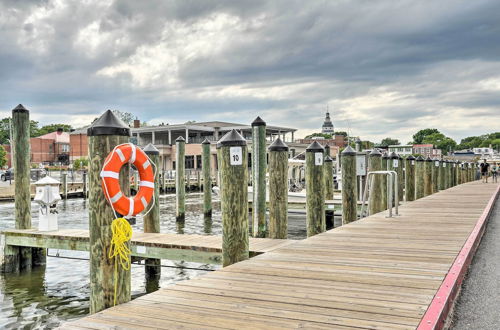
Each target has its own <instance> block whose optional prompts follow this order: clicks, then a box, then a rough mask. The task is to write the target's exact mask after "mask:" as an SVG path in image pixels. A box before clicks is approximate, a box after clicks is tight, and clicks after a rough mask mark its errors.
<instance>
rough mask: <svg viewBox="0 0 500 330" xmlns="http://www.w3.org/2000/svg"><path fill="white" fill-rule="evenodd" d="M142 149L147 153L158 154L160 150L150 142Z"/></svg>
mask: <svg viewBox="0 0 500 330" xmlns="http://www.w3.org/2000/svg"><path fill="white" fill-rule="evenodd" d="M142 151H144V152H145V153H146V154H147V155H159V154H160V151H159V150H158V149H156V147H155V146H154V145H153V144H152V143H150V144H148V145H147V146H145V147H144V149H142Z"/></svg>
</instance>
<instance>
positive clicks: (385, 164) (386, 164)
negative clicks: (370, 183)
mask: <svg viewBox="0 0 500 330" xmlns="http://www.w3.org/2000/svg"><path fill="white" fill-rule="evenodd" d="M391 162H392V160H391V155H390V154H389V153H388V152H386V153H384V154H383V155H382V167H381V170H382V171H387V170H389V169H391V167H390V164H391ZM377 176H379V178H380V181H381V183H382V185H381V186H380V192H379V193H380V197H378V198H380V200H381V202H380V203H381V204H380V206H381V207H382V211H383V210H387V186H388V184H389V180H388V179H387V176H386V175H377ZM377 191H378V190H377ZM392 205H394V202H393V203H392Z"/></svg>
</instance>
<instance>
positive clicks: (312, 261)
mask: <svg viewBox="0 0 500 330" xmlns="http://www.w3.org/2000/svg"><path fill="white" fill-rule="evenodd" d="M498 190H499V186H498V185H497V184H482V183H480V182H472V183H468V184H463V185H460V186H456V187H453V188H450V189H448V190H446V191H442V192H439V193H436V194H434V195H431V196H428V197H425V198H423V199H419V200H417V201H415V202H410V203H407V204H406V205H403V206H401V207H400V214H401V216H399V217H396V218H385V214H384V213H379V214H375V215H373V216H370V217H368V218H365V219H363V220H360V221H356V222H354V223H351V224H348V225H346V226H342V227H339V228H335V229H333V230H330V231H328V232H325V233H323V234H320V235H316V236H314V237H311V238H308V239H306V240H302V241H294V242H292V243H290V244H287V245H286V246H283V247H280V248H277V249H274V250H272V251H270V252H267V253H264V254H261V255H259V256H256V257H254V258H252V259H250V260H247V261H244V262H240V263H237V264H234V265H231V266H229V267H226V268H224V269H221V270H218V271H215V272H211V273H210V274H206V275H204V276H200V277H198V278H195V279H192V280H188V281H183V282H179V283H177V284H175V285H172V286H169V287H167V288H163V289H160V290H159V291H157V292H154V293H151V294H148V295H145V296H142V297H140V298H137V299H135V300H133V301H131V302H129V303H126V304H123V305H119V306H116V307H113V308H110V309H107V310H105V311H102V312H99V313H97V314H94V315H90V316H88V317H85V318H82V319H80V320H78V321H74V322H71V323H67V324H65V325H63V328H70V329H107V328H113V327H117V328H121V329H126V328H141V329H151V328H158V329H159V328H163V329H165V328H196V329H202V328H238V329H243V328H266V329H274V328H298V327H305V328H317V329H319V328H330V329H331V328H334V329H350V328H358V329H359V328H377V329H415V328H417V327H418V328H419V329H431V328H434V326H436V325H437V327H439V325H442V324H437V323H436V322H438V320H440V318H442V317H443V313H444V314H446V307H447V305H448V303H449V301H448V300H449V299H448V297H451V298H453V294H454V293H453V292H452V289H456V286H457V283H458V285H459V284H460V281H461V280H460V279H459V278H458V280H457V276H459V275H460V274H462V275H463V273H464V269H466V268H467V266H468V262H467V260H469V261H470V258H471V255H472V254H473V252H474V247H475V246H477V244H478V241H479V239H480V236H481V235H480V234H481V233H482V231H483V230H484V224H485V223H486V219H487V217H488V212H489V210H490V209H491V207H492V204H493V203H494V201H495V199H496V198H497V197H496V196H497V195H498ZM456 267H458V268H456ZM448 286H450V287H448ZM437 292H438V294H436V293H437ZM436 313H437V314H436ZM424 314H425V317H424ZM436 315H437V316H436Z"/></svg>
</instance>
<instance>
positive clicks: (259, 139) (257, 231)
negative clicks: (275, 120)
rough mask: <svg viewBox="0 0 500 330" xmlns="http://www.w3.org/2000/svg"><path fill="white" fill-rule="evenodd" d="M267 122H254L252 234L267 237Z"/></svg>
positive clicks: (257, 119)
mask: <svg viewBox="0 0 500 330" xmlns="http://www.w3.org/2000/svg"><path fill="white" fill-rule="evenodd" d="M266 166H267V160H266V123H265V121H263V120H262V119H261V118H260V117H257V118H255V120H254V121H253V122H252V180H253V181H252V189H253V201H252V224H253V225H252V227H253V230H252V235H253V236H254V237H266V231H267V226H266Z"/></svg>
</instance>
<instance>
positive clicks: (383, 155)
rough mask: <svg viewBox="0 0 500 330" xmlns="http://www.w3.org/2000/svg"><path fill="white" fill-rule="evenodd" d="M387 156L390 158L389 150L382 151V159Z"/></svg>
mask: <svg viewBox="0 0 500 330" xmlns="http://www.w3.org/2000/svg"><path fill="white" fill-rule="evenodd" d="M389 158H391V154H390V153H389V152H384V153H383V154H382V159H389Z"/></svg>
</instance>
